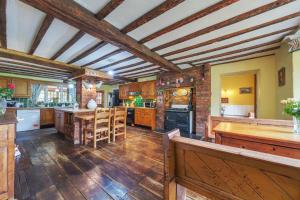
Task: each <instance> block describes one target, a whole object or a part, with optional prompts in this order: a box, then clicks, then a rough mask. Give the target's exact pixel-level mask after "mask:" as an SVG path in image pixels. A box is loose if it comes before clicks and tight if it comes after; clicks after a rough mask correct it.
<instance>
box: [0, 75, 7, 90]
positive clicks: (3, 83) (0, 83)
mask: <svg viewBox="0 0 300 200" xmlns="http://www.w3.org/2000/svg"><path fill="white" fill-rule="evenodd" d="M8 83H9V79H8V78H4V77H0V88H6V87H7V85H8Z"/></svg>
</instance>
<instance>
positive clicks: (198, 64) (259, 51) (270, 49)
mask: <svg viewBox="0 0 300 200" xmlns="http://www.w3.org/2000/svg"><path fill="white" fill-rule="evenodd" d="M279 48H280V46H277V47H271V48H267V49H262V50H258V51H253V52H249V53H244V54H240V55H236V56H231V57H226V58H220V59H216V60H209V61H205V62H203V63H197V64H196V66H201V65H203V64H205V63H214V62H220V61H224V60H232V59H236V58H242V57H245V56H250V55H253V54H257V53H265V52H268V51H274V50H276V49H279Z"/></svg>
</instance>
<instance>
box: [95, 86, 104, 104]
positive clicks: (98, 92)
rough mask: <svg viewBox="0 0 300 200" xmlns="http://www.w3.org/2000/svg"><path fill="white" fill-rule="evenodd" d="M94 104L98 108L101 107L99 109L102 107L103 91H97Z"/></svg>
mask: <svg viewBox="0 0 300 200" xmlns="http://www.w3.org/2000/svg"><path fill="white" fill-rule="evenodd" d="M96 102H97V104H98V106H101V107H103V106H104V105H103V103H104V91H103V90H100V91H97V96H96Z"/></svg>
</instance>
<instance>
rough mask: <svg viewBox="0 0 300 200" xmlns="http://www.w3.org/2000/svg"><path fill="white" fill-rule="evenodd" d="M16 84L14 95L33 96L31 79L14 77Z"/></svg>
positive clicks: (13, 80) (13, 81)
mask: <svg viewBox="0 0 300 200" xmlns="http://www.w3.org/2000/svg"><path fill="white" fill-rule="evenodd" d="M11 82H12V83H13V84H14V85H15V92H14V97H31V81H30V80H28V79H12V80H11Z"/></svg>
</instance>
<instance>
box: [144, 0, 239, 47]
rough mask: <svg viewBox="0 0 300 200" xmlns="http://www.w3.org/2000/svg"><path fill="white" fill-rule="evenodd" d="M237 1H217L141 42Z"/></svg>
mask: <svg viewBox="0 0 300 200" xmlns="http://www.w3.org/2000/svg"><path fill="white" fill-rule="evenodd" d="M237 1H239V0H223V1H221V2H218V3H216V4H214V5H212V6H209V7H208V8H205V9H203V10H200V11H199V12H196V13H195V14H192V15H190V16H188V17H186V18H184V19H182V20H180V21H177V22H175V23H174V24H171V25H169V26H167V27H165V28H163V29H161V30H159V31H156V32H155V33H152V34H150V35H148V36H146V37H145V38H143V39H142V40H140V41H139V42H140V43H146V42H148V41H150V40H153V39H154V38H157V37H159V36H161V35H163V34H165V33H168V32H170V31H172V30H175V29H177V28H179V27H181V26H184V25H186V24H188V23H191V22H193V21H195V20H197V19H200V18H202V17H205V16H206V15H209V14H211V13H213V12H216V11H218V10H220V9H222V8H225V7H226V6H229V5H231V4H233V3H235V2H237Z"/></svg>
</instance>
